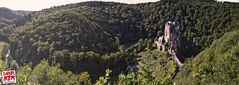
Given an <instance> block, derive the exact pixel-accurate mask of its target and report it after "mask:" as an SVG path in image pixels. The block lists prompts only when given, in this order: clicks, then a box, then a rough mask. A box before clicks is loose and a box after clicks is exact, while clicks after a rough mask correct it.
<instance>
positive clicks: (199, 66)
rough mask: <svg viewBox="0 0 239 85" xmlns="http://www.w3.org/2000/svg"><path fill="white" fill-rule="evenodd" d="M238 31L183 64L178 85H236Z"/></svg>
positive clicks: (216, 41) (238, 70)
mask: <svg viewBox="0 0 239 85" xmlns="http://www.w3.org/2000/svg"><path fill="white" fill-rule="evenodd" d="M238 56H239V30H237V31H233V32H229V33H226V34H225V35H224V36H223V37H222V38H220V39H218V40H215V41H214V42H213V44H212V45H211V46H210V47H209V48H206V49H205V50H204V51H202V52H201V53H200V54H198V55H197V56H196V57H195V58H194V59H192V60H191V61H189V62H188V63H186V64H185V67H184V68H183V70H182V72H180V74H179V76H177V80H176V83H178V84H197V85H199V84H238V79H239V75H238V74H239V73H238V72H239V69H238V66H239V62H238Z"/></svg>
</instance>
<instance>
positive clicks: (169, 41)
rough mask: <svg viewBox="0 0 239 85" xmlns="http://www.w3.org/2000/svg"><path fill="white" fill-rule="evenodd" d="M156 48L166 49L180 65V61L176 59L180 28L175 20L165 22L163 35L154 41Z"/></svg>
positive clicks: (179, 65)
mask: <svg viewBox="0 0 239 85" xmlns="http://www.w3.org/2000/svg"><path fill="white" fill-rule="evenodd" d="M155 43H156V44H157V49H159V50H160V51H168V52H169V54H170V55H171V57H172V59H173V60H174V62H175V63H176V64H177V66H178V67H181V66H182V63H181V62H180V61H179V59H178V47H180V30H179V24H178V23H177V22H172V21H168V22H167V23H166V24H165V28H164V35H163V36H160V37H159V38H158V41H155Z"/></svg>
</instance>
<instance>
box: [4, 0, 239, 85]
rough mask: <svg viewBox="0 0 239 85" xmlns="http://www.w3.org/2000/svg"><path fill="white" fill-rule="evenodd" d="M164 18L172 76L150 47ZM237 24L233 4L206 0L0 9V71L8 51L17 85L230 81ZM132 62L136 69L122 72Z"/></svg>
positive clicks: (165, 58)
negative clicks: (175, 45)
mask: <svg viewBox="0 0 239 85" xmlns="http://www.w3.org/2000/svg"><path fill="white" fill-rule="evenodd" d="M167 21H177V22H179V23H180V32H181V45H180V46H181V47H180V48H179V53H180V57H179V58H180V61H182V62H185V63H184V66H183V68H182V69H181V71H180V72H179V73H178V75H176V72H177V71H176V65H175V63H174V62H173V60H172V59H171V57H169V53H168V52H161V51H159V50H157V49H156V44H155V43H154V42H155V40H157V38H158V37H159V36H161V35H163V32H164V25H165V23H166V22H167ZM238 26H239V4H238V3H229V2H224V3H222V2H216V1H213V0H160V1H158V2H154V3H142V4H123V3H114V2H97V1H92V2H81V3H76V4H68V5H63V6H57V7H52V8H48V9H44V10H41V11H35V12H29V11H12V10H10V9H7V8H0V40H1V43H0V53H1V56H2V57H1V61H0V63H2V65H3V66H0V70H1V71H2V70H5V69H6V68H4V66H5V65H4V64H3V62H4V59H5V57H4V55H5V54H6V53H7V50H8V49H10V50H11V56H10V61H11V62H9V63H8V64H9V66H8V67H9V68H11V69H15V70H16V71H17V79H18V80H17V84H19V85H22V84H27V83H30V84H43V85H62V84H64V85H81V84H83V85H90V84H97V85H104V84H119V85H131V84H133V85H135V84H136V85H142V84H143V85H144V84H150V85H151V84H153V85H154V84H156V85H158V84H173V83H176V84H208V83H211V84H223V83H226V84H229V83H232V84H237V83H238V82H237V81H238V80H237V79H238V77H237V72H238V70H237V68H236V67H237V60H236V59H237V58H236V56H237V54H238V53H237V47H238V46H237V44H238V39H237V37H238V35H239V34H238V31H234V30H236V29H237V28H238ZM231 31H233V32H231ZM227 32H230V33H227ZM225 33H226V34H225ZM224 34H225V35H224ZM223 35H224V36H223ZM222 36H223V37H222ZM221 37H222V38H221ZM219 38H220V39H219ZM213 41H214V42H213ZM212 42H213V43H212ZM132 64H134V65H137V71H136V72H130V71H128V70H127V66H129V65H132ZM225 69H228V70H225ZM175 76H176V77H175Z"/></svg>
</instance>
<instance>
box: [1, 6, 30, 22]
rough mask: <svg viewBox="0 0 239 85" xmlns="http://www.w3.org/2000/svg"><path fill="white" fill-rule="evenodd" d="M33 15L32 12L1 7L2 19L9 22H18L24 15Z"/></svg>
mask: <svg viewBox="0 0 239 85" xmlns="http://www.w3.org/2000/svg"><path fill="white" fill-rule="evenodd" d="M29 13H31V12H30V11H20V10H19V11H14V10H11V9H8V8H5V7H0V17H3V18H5V19H8V20H12V21H16V20H17V19H20V18H21V17H23V16H24V15H27V14H29Z"/></svg>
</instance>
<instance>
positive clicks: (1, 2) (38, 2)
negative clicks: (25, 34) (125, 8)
mask: <svg viewBox="0 0 239 85" xmlns="http://www.w3.org/2000/svg"><path fill="white" fill-rule="evenodd" d="M84 1H113V2H121V3H128V4H135V3H144V2H156V1H159V0H0V7H7V8H10V9H13V10H28V11H39V10H42V9H44V8H50V7H52V6H59V5H65V4H69V3H77V2H84ZM219 1H230V2H239V0H219Z"/></svg>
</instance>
